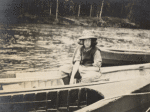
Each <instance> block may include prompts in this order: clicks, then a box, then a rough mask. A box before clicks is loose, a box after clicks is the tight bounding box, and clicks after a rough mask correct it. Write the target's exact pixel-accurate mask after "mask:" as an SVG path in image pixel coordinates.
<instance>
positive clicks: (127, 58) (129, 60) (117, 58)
mask: <svg viewBox="0 0 150 112" xmlns="http://www.w3.org/2000/svg"><path fill="white" fill-rule="evenodd" d="M100 50H101V56H102V66H116V65H129V64H142V63H149V62H150V52H147V51H141V50H126V49H120V50H119V49H108V48H107V49H106V48H100Z"/></svg>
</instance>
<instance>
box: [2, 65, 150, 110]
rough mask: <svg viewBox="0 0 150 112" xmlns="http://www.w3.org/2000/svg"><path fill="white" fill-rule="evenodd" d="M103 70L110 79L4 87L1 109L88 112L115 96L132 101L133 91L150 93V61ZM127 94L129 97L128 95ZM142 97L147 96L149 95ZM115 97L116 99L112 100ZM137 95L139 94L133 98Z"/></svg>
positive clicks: (134, 92)
mask: <svg viewBox="0 0 150 112" xmlns="http://www.w3.org/2000/svg"><path fill="white" fill-rule="evenodd" d="M91 70H92V69H91ZM102 73H103V77H102V79H108V78H109V80H102V79H101V80H98V81H97V82H94V83H87V84H80V83H79V84H74V85H64V86H53V87H50V88H42V87H41V88H30V89H16V90H11V91H10V90H2V91H0V101H1V102H0V108H1V110H2V111H10V110H11V111H20V110H24V111H25V112H26V111H32V112H35V111H54V112H56V111H60V112H66V111H68V112H72V111H75V110H77V111H80V112H86V111H88V110H86V109H89V108H90V107H89V106H91V105H92V107H93V108H91V109H93V110H94V109H97V108H100V107H102V106H103V105H105V104H109V102H111V101H115V99H116V98H118V99H119V98H123V100H129V99H130V98H131V97H130V95H131V96H132V94H140V93H143V94H146V92H150V64H140V65H134V66H133V65H132V66H131V65H129V66H120V67H115V68H114V67H108V68H107V69H106V67H105V68H104V69H102ZM126 95H128V96H129V97H128V96H127V97H126ZM143 97H144V98H146V97H147V95H146V96H145V95H144V96H143ZM143 97H142V98H143ZM113 98H114V100H109V99H113ZM135 98H136V97H134V98H133V99H135ZM137 98H138V97H137ZM147 98H148V99H147V100H146V101H144V103H146V102H149V101H150V98H149V97H147ZM107 100H109V102H106V101H107ZM121 101H122V100H121ZM132 101H134V100H132ZM99 102H102V103H103V105H101V106H99V105H97V103H99ZM126 102H128V101H126ZM129 102H130V101H129ZM139 102H142V99H141V100H139V101H137V102H135V103H136V104H137V105H138V104H139V105H140V103H139ZM112 105H113V104H112ZM116 106H117V105H116ZM94 107H95V108H94ZM116 108H117V107H116ZM120 108H121V107H120ZM80 109H81V110H80ZM82 109H85V110H86V111H84V110H82ZM93 110H89V111H93ZM127 110H128V109H127ZM110 112H111V111H110ZM112 112H113V111H112Z"/></svg>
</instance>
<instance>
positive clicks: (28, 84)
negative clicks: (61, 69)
mask: <svg viewBox="0 0 150 112" xmlns="http://www.w3.org/2000/svg"><path fill="white" fill-rule="evenodd" d="M148 68H150V64H149V63H148V64H138V65H126V66H117V67H102V68H101V73H102V77H101V78H100V79H98V80H97V81H101V82H102V81H105V82H110V81H122V80H128V79H134V78H137V77H140V76H143V74H144V76H145V75H148V73H144V72H141V70H142V69H148ZM93 70H94V71H96V69H95V68H93V67H89V72H90V71H93ZM57 72H58V71H57V70H52V71H49V72H29V73H17V74H16V78H3V79H0V84H1V90H5V89H8V90H12V89H13V90H14V89H22V88H24V89H27V88H49V87H52V86H58V85H64V83H63V80H62V78H64V77H66V75H65V76H61V75H59V73H57ZM131 74H132V75H131Z"/></svg>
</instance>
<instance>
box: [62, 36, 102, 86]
mask: <svg viewBox="0 0 150 112" xmlns="http://www.w3.org/2000/svg"><path fill="white" fill-rule="evenodd" d="M78 44H80V46H78V47H77V49H76V50H75V53H74V56H73V67H72V66H69V67H66V68H63V70H62V71H64V72H63V73H66V72H68V73H69V72H71V73H70V74H71V75H70V84H74V79H75V78H76V77H78V76H77V74H78V75H79V74H80V76H81V83H90V82H94V81H96V80H98V79H99V78H100V76H101V73H100V67H101V63H102V58H101V54H100V50H99V49H98V48H97V47H96V45H97V38H96V37H94V36H92V35H83V36H82V37H80V38H79V42H78ZM65 70H66V71H65Z"/></svg>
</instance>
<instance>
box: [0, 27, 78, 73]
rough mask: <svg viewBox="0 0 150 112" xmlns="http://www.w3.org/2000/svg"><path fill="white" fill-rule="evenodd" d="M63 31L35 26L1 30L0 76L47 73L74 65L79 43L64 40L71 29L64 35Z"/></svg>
mask: <svg viewBox="0 0 150 112" xmlns="http://www.w3.org/2000/svg"><path fill="white" fill-rule="evenodd" d="M62 27H63V26H62ZM62 27H61V29H60V27H59V26H52V25H35V24H34V25H17V26H11V27H10V28H8V29H3V28H1V31H2V32H3V33H1V39H0V43H1V44H0V47H1V49H0V54H1V58H0V74H13V73H18V72H35V71H48V70H51V69H58V68H59V67H60V66H62V65H64V64H67V63H71V60H72V55H73V52H74V49H75V47H76V44H74V43H75V42H74V41H76V39H75V38H70V39H68V38H63V36H65V35H66V34H67V33H66V32H67V30H68V29H69V28H68V29H67V27H65V29H66V31H65V30H63V29H62ZM64 34H65V35H64ZM67 41H69V43H68V42H67ZM65 42H67V43H68V44H66V43H65Z"/></svg>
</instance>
